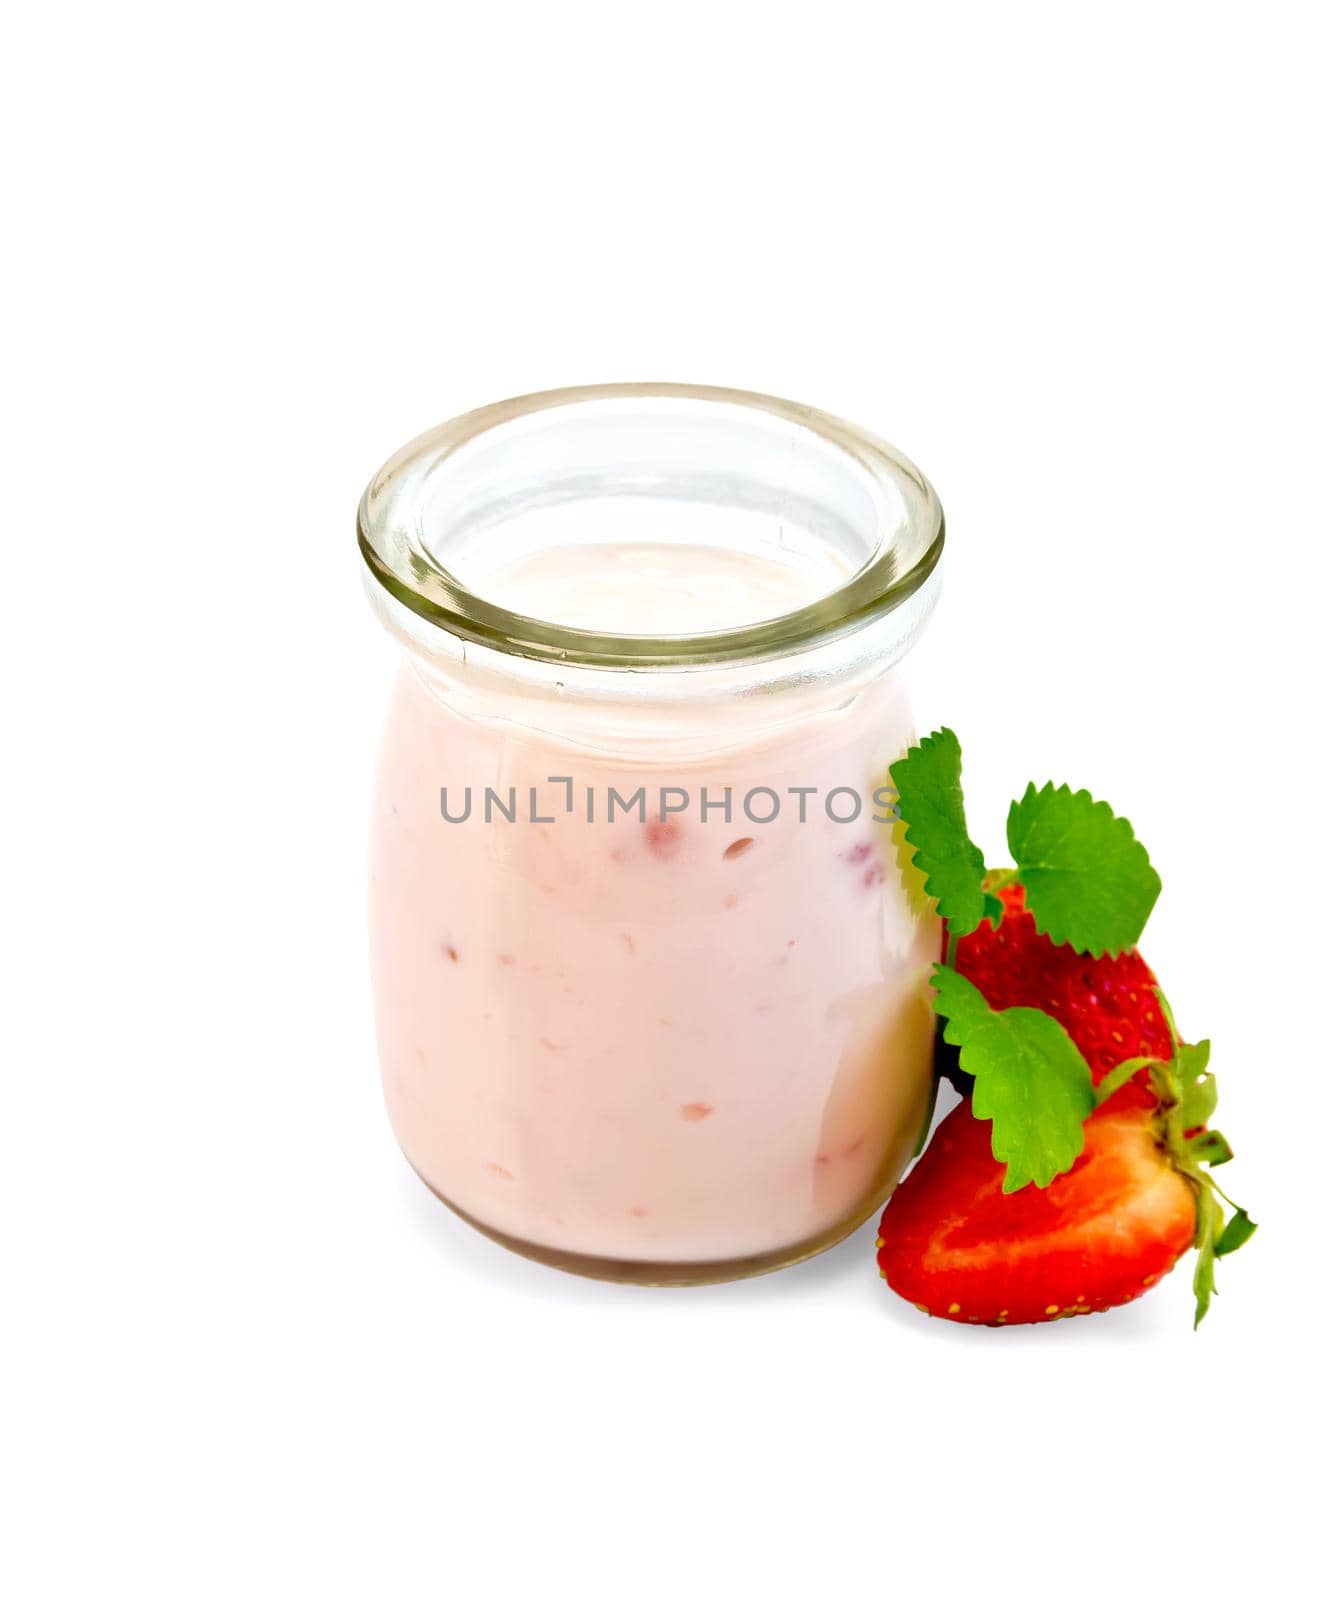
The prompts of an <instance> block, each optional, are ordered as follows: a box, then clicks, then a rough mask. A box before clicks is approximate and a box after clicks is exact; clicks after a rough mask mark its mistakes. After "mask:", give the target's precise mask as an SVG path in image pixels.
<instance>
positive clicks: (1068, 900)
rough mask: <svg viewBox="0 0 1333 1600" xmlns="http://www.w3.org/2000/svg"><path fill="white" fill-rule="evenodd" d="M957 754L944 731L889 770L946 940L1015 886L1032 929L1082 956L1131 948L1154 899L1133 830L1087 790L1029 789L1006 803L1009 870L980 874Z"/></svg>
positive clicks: (1149, 870)
mask: <svg viewBox="0 0 1333 1600" xmlns="http://www.w3.org/2000/svg"><path fill="white" fill-rule="evenodd" d="M962 771H963V753H962V749H961V747H960V745H959V743H958V737H957V735H956V734H955V733H954V732H953V730H952V729H950V728H941V729H940V730H939V731H938V732H937V733H932V734H927V735H926V737H925V738H924V739H922V740H921V742H920V743H919V744H917V745H914V746H913V747H912V749H910V750H909V751H908V752H907V754H906V755H905V756H904V757H903V758H902V759H901V760H900V761H895V762H894V763H893V765H892V766H891V767H890V768H889V778H890V780H891V782H892V783H893V785H894V786H895V787H896V789H897V792H898V802H897V804H898V815H899V816H900V817H901V818H902V821H903V823H904V824H905V836H906V839H907V843H908V844H909V845H910V846H911V847H912V851H913V856H914V859H915V862H916V865H917V867H918V868H919V869H920V870H921V871H922V872H923V873H924V874H925V877H926V892H927V893H928V894H930V895H933V896H934V898H935V900H936V902H937V904H938V907H939V913H940V915H941V916H942V917H943V918H944V919H945V921H946V922H947V923H948V924H949V934H950V936H951V937H952V938H955V939H961V938H964V937H966V935H967V934H969V933H972V932H973V931H974V930H975V929H976V928H977V927H979V926H980V924H981V922H982V920H983V919H989V920H990V921H991V922H992V923H993V924H994V925H995V926H996V927H998V926H999V923H1000V918H1001V915H1002V913H1003V906H1002V904H1001V902H1000V900H999V899H998V898H997V896H996V895H995V893H994V890H995V889H997V888H998V887H1000V885H1001V884H1004V883H1014V882H1017V883H1021V884H1022V886H1023V891H1024V895H1025V898H1026V902H1027V906H1028V909H1029V910H1030V911H1031V912H1032V915H1033V917H1034V918H1035V920H1036V924H1037V930H1038V932H1040V933H1044V934H1046V935H1047V937H1048V938H1050V939H1051V940H1052V941H1053V942H1054V943H1056V944H1068V945H1072V946H1073V948H1074V949H1075V950H1078V951H1080V952H1082V953H1083V954H1085V955H1093V956H1100V955H1119V954H1121V953H1122V952H1123V951H1125V950H1129V949H1131V948H1132V947H1133V946H1134V945H1135V944H1137V943H1138V940H1139V938H1140V936H1141V935H1142V933H1143V928H1144V924H1145V923H1146V922H1147V920H1148V916H1149V913H1150V912H1151V911H1152V908H1153V906H1154V905H1155V904H1156V903H1157V897H1158V895H1159V894H1160V893H1161V889H1162V880H1161V879H1160V878H1159V877H1158V876H1157V873H1156V871H1155V870H1154V868H1153V864H1152V862H1151V861H1150V860H1149V859H1148V852H1147V851H1146V850H1145V849H1144V847H1143V846H1142V844H1140V843H1139V841H1138V840H1137V839H1136V838H1135V837H1134V829H1133V828H1132V826H1131V825H1130V824H1129V822H1127V821H1126V820H1125V818H1123V817H1118V816H1116V814H1115V813H1114V812H1113V811H1112V810H1111V808H1110V806H1109V805H1107V804H1106V802H1105V801H1104V800H1094V799H1093V798H1092V796H1091V795H1090V794H1089V793H1088V791H1087V790H1086V789H1079V790H1071V789H1070V787H1069V786H1068V784H1064V785H1062V786H1061V787H1060V788H1058V789H1057V788H1056V787H1055V785H1054V784H1052V783H1048V784H1046V785H1045V786H1044V787H1043V788H1041V789H1038V788H1037V786H1036V785H1035V784H1033V783H1030V784H1028V786H1027V789H1026V791H1025V792H1024V794H1023V797H1022V799H1021V800H1015V801H1014V802H1013V804H1012V805H1011V806H1010V807H1009V820H1008V826H1007V829H1006V833H1007V838H1008V843H1009V849H1010V852H1011V854H1012V855H1013V859H1014V863H1015V864H1014V866H1012V867H1004V868H1001V869H1000V870H998V871H995V872H990V873H988V872H987V870H986V864H985V857H984V856H983V855H982V853H981V851H980V849H979V848H978V847H977V845H975V844H974V843H973V842H972V839H971V837H970V836H969V834H968V831H967V816H966V812H965V810H964V806H963V784H962Z"/></svg>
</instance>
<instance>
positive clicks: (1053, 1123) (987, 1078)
mask: <svg viewBox="0 0 1333 1600" xmlns="http://www.w3.org/2000/svg"><path fill="white" fill-rule="evenodd" d="M933 981H934V985H935V1010H936V1011H937V1012H938V1013H939V1014H940V1015H941V1016H943V1017H946V1018H947V1019H948V1021H947V1024H946V1026H945V1029H944V1037H945V1041H946V1042H947V1043H949V1044H954V1045H958V1046H959V1058H958V1060H959V1065H960V1066H961V1067H962V1069H963V1071H964V1072H966V1073H970V1074H971V1075H972V1077H973V1078H975V1079H976V1084H975V1087H974V1089H973V1091H972V1112H973V1115H974V1116H977V1117H980V1118H982V1119H983V1120H984V1121H987V1122H989V1123H990V1125H991V1153H992V1155H994V1157H995V1159H996V1160H997V1161H1002V1162H1004V1164H1005V1174H1004V1192H1005V1193H1006V1194H1012V1193H1013V1192H1014V1191H1015V1190H1017V1189H1022V1188H1025V1187H1026V1186H1027V1185H1028V1184H1029V1183H1035V1184H1036V1186H1037V1187H1038V1188H1039V1189H1044V1188H1045V1187H1046V1186H1047V1184H1049V1183H1050V1181H1051V1179H1052V1178H1054V1177H1056V1176H1057V1175H1058V1174H1059V1173H1061V1172H1068V1170H1069V1169H1070V1167H1072V1166H1073V1164H1074V1162H1075V1161H1077V1160H1078V1158H1079V1156H1080V1154H1081V1153H1082V1151H1083V1122H1084V1119H1085V1118H1086V1117H1087V1115H1088V1113H1089V1112H1090V1111H1091V1110H1092V1109H1093V1107H1094V1106H1095V1105H1096V1103H1097V1097H1096V1094H1095V1093H1094V1091H1093V1087H1092V1074H1091V1072H1090V1071H1089V1070H1088V1064H1087V1062H1086V1061H1085V1060H1084V1059H1083V1057H1082V1055H1081V1054H1080V1052H1079V1049H1078V1046H1077V1045H1076V1044H1075V1043H1074V1041H1073V1040H1072V1039H1071V1038H1070V1037H1069V1035H1068V1034H1067V1033H1066V1032H1065V1030H1064V1028H1063V1027H1062V1026H1061V1025H1060V1024H1059V1023H1058V1022H1057V1021H1056V1020H1055V1018H1054V1017H1050V1016H1047V1014H1046V1013H1045V1012H1044V1011H1037V1010H1035V1009H1033V1008H1032V1007H1031V1006H1010V1007H1008V1008H1007V1009H1005V1010H1003V1011H994V1010H992V1009H991V1006H990V1004H989V1003H988V1001H987V1000H986V998H985V996H984V995H983V994H982V993H981V991H980V989H978V988H977V987H976V985H975V984H973V983H970V982H969V981H968V980H967V979H966V978H965V977H963V976H962V974H961V973H959V972H955V971H954V970H953V969H952V968H951V967H945V966H939V965H937V966H936V968H935V977H934V980H933Z"/></svg>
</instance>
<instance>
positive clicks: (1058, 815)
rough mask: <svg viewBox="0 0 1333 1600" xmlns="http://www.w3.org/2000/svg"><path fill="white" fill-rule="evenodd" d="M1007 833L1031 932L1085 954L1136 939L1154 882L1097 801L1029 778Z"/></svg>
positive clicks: (1129, 839)
mask: <svg viewBox="0 0 1333 1600" xmlns="http://www.w3.org/2000/svg"><path fill="white" fill-rule="evenodd" d="M1008 836H1009V849H1010V852H1011V853H1012V855H1013V858H1014V861H1015V863H1016V865H1017V867H1018V877H1019V881H1020V882H1021V883H1022V885H1023V889H1024V893H1025V897H1026V901H1027V908H1028V910H1029V911H1030V912H1031V913H1032V915H1033V917H1034V918H1035V919H1036V923H1037V931H1038V932H1039V933H1044V934H1047V935H1049V936H1050V938H1052V939H1053V940H1054V941H1055V943H1056V944H1068V945H1072V946H1073V947H1074V949H1075V950H1078V951H1081V952H1082V953H1083V954H1085V955H1093V956H1100V955H1104V954H1106V953H1107V952H1110V953H1111V954H1113V955H1118V954H1119V953H1120V952H1121V951H1123V950H1128V949H1130V948H1132V946H1134V945H1135V944H1137V943H1138V939H1139V935H1140V934H1141V933H1142V932H1143V926H1144V924H1145V923H1146V922H1147V920H1148V913H1149V912H1150V911H1151V910H1152V908H1153V906H1154V905H1155V904H1156V901H1157V896H1158V895H1159V894H1160V893H1161V890H1162V880H1161V879H1160V878H1159V877H1158V876H1157V874H1156V872H1155V871H1154V870H1153V865H1152V862H1151V861H1149V859H1148V852H1147V851H1146V850H1145V849H1144V848H1143V846H1142V845H1141V844H1140V843H1139V842H1138V840H1137V839H1136V838H1135V837H1134V830H1133V828H1132V827H1131V826H1130V825H1129V823H1128V822H1126V821H1125V819H1124V818H1123V817H1117V816H1116V815H1115V813H1114V812H1113V811H1112V810H1111V808H1110V806H1108V805H1107V804H1106V802H1105V801H1104V800H1094V799H1093V798H1092V796H1091V795H1090V794H1089V793H1088V791H1087V790H1086V789H1080V790H1078V792H1077V793H1075V792H1074V791H1073V790H1071V789H1070V787H1069V785H1068V784H1063V785H1062V786H1061V787H1060V788H1058V789H1057V788H1056V787H1055V786H1054V785H1053V784H1050V783H1048V784H1047V785H1046V787H1045V788H1044V789H1038V788H1037V786H1036V785H1035V784H1031V783H1030V784H1028V786H1027V792H1026V793H1025V794H1024V796H1023V798H1022V799H1021V800H1015V801H1014V803H1013V804H1012V805H1011V806H1010V807H1009V826H1008Z"/></svg>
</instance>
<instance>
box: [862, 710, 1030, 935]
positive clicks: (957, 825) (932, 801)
mask: <svg viewBox="0 0 1333 1600" xmlns="http://www.w3.org/2000/svg"><path fill="white" fill-rule="evenodd" d="M962 776H963V752H962V749H961V748H960V746H959V743H958V736H957V734H955V733H954V732H953V730H952V729H950V728H941V729H940V730H939V732H938V733H930V734H927V735H926V737H925V738H924V739H922V740H921V741H920V743H919V744H915V745H913V746H912V748H911V749H910V750H909V751H908V752H907V754H906V755H905V756H904V757H903V758H902V759H901V760H900V761H895V762H894V763H893V765H892V766H891V767H890V768H889V777H890V779H891V780H892V782H893V784H894V786H895V787H896V788H897V791H898V815H899V816H900V817H901V818H902V820H903V822H904V823H905V824H906V839H907V843H908V844H909V845H911V847H912V851H913V856H914V859H915V861H916V865H917V866H918V867H919V868H920V870H921V871H922V872H923V873H924V874H925V878H926V893H927V894H929V895H932V896H933V897H934V899H935V901H936V903H937V904H938V906H939V912H940V915H941V916H942V917H943V918H944V919H945V921H946V922H947V923H948V924H949V932H950V934H951V935H953V936H955V937H958V938H962V937H963V936H964V935H965V934H969V933H971V932H972V931H973V930H974V929H975V928H977V927H979V926H980V924H981V921H982V919H983V918H984V917H989V918H990V919H991V921H992V922H993V923H994V925H995V926H996V927H997V928H998V927H999V925H1000V918H1001V916H1002V915H1003V913H1004V907H1003V905H1002V904H1001V902H1000V901H999V899H997V897H996V896H995V895H992V894H987V893H986V892H985V890H984V889H983V887H982V879H983V878H984V877H985V876H986V862H985V859H984V858H983V856H982V854H981V851H980V850H979V849H978V848H977V847H976V845H974V844H973V843H972V840H971V839H970V838H969V837H968V832H967V818H966V815H965V814H964V810H963V782H962Z"/></svg>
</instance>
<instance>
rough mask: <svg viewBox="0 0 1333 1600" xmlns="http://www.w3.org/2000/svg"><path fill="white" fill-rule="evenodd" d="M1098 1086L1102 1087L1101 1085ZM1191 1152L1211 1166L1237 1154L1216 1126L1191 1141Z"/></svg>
mask: <svg viewBox="0 0 1333 1600" xmlns="http://www.w3.org/2000/svg"><path fill="white" fill-rule="evenodd" d="M1098 1087H1099V1088H1100V1085H1098ZM1195 1126H1197V1124H1195ZM1189 1153H1190V1158H1191V1160H1193V1161H1202V1162H1204V1163H1205V1164H1206V1165H1207V1166H1210V1167H1222V1166H1225V1165H1226V1163H1227V1162H1228V1161H1232V1160H1234V1159H1235V1155H1236V1152H1235V1151H1234V1150H1233V1149H1232V1148H1231V1146H1230V1145H1229V1144H1228V1143H1227V1141H1226V1139H1225V1138H1224V1137H1223V1135H1222V1134H1220V1133H1218V1131H1217V1129H1216V1128H1209V1130H1208V1131H1207V1133H1199V1134H1196V1135H1195V1136H1194V1138H1192V1139H1191V1140H1190V1141H1189Z"/></svg>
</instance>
